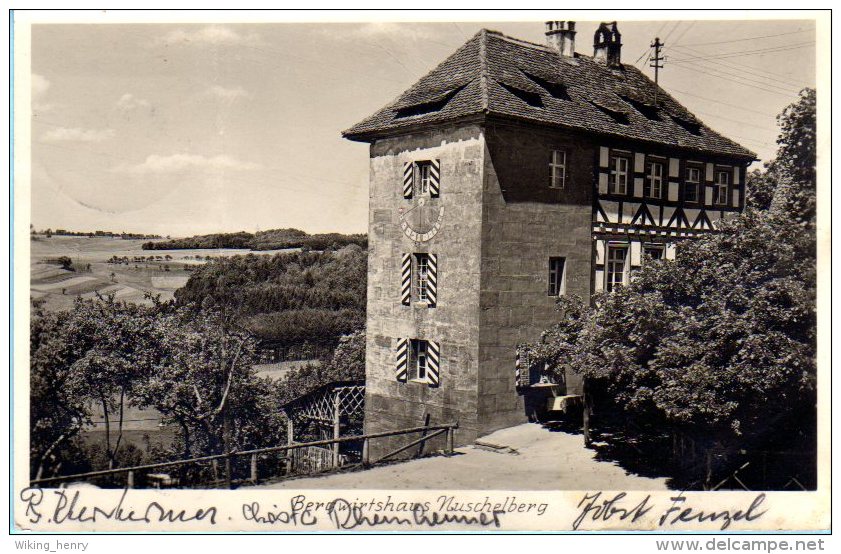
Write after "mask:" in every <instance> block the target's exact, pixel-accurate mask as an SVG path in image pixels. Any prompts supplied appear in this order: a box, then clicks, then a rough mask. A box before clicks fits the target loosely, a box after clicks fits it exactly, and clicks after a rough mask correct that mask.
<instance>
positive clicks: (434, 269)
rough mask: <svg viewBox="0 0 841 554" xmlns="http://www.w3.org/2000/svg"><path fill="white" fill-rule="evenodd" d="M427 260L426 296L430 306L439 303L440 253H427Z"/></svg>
mask: <svg viewBox="0 0 841 554" xmlns="http://www.w3.org/2000/svg"><path fill="white" fill-rule="evenodd" d="M427 260H428V261H429V263H428V264H427V273H426V298H427V299H428V301H429V306H435V304H437V303H438V255H437V254H427Z"/></svg>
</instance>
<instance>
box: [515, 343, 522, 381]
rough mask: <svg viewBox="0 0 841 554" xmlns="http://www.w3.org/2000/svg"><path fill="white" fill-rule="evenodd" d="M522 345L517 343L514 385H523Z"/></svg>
mask: <svg viewBox="0 0 841 554" xmlns="http://www.w3.org/2000/svg"><path fill="white" fill-rule="evenodd" d="M520 371H521V370H520V345H517V350H516V358H514V386H515V387H519V386H521V383H520Z"/></svg>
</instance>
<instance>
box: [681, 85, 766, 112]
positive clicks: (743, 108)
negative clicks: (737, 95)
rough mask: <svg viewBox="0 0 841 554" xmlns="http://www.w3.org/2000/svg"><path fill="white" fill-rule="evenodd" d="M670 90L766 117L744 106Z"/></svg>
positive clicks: (683, 91)
mask: <svg viewBox="0 0 841 554" xmlns="http://www.w3.org/2000/svg"><path fill="white" fill-rule="evenodd" d="M670 90H671V92H677V93H678V94H685V95H686V96H693V97H695V98H700V99H701V100H706V101H708V102H713V103H715V104H721V105H722V106H730V107H731V108H738V109H740V110H742V111H745V112H752V113H755V114H759V115H764V116H767V115H768V114H767V113H766V112H762V111H759V110H752V109H750V108H745V107H744V106H739V105H738V104H728V103H727V102H722V101H721V100H716V99H714V98H707V97H706V96H699V95H697V94H694V93H691V92H686V91H685V90H678V89H676V88H673V89H670Z"/></svg>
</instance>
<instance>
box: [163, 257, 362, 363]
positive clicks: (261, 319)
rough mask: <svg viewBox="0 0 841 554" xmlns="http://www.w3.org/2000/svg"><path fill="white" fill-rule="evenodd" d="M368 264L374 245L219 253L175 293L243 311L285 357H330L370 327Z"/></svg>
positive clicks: (185, 300) (244, 320)
mask: <svg viewBox="0 0 841 554" xmlns="http://www.w3.org/2000/svg"><path fill="white" fill-rule="evenodd" d="M367 263H368V262H367V251H366V250H365V249H364V248H362V247H360V246H358V245H355V244H352V245H349V246H345V247H344V248H341V249H339V250H337V251H325V252H287V253H283V254H277V255H274V256H258V255H245V256H234V257H230V258H223V259H217V260H214V261H213V262H211V263H208V264H206V265H204V266H202V267H199V268H197V269H196V270H195V271H193V272H192V274H191V275H190V279H189V280H188V281H187V283H186V285H185V286H184V287H183V288H181V289H179V290H177V291H175V299H176V301H177V302H178V303H179V304H182V305H188V304H193V305H196V306H200V307H205V306H208V305H217V306H222V307H224V308H225V309H226V310H227V311H230V312H233V313H236V314H237V317H238V319H239V320H240V323H241V324H242V325H243V326H244V327H245V328H247V329H248V330H249V331H251V332H252V333H254V335H256V336H257V337H258V338H259V339H260V340H261V341H262V342H263V344H264V345H268V346H269V347H270V348H273V349H275V350H276V352H277V354H278V356H279V357H280V358H281V359H290V358H291V357H303V358H311V357H319V358H323V357H326V356H329V355H330V354H331V353H332V351H333V349H334V348H335V347H336V345H337V344H338V341H339V338H340V337H341V336H342V335H346V334H348V333H351V332H353V331H355V330H357V329H360V328H362V327H364V325H365V308H366V283H367Z"/></svg>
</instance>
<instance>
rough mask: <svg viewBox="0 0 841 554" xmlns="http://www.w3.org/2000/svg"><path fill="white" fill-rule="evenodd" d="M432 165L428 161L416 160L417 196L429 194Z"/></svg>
mask: <svg viewBox="0 0 841 554" xmlns="http://www.w3.org/2000/svg"><path fill="white" fill-rule="evenodd" d="M431 174H432V166H431V165H430V164H429V163H428V162H418V190H417V194H418V196H427V195H429V184H430V182H431V179H432V177H431Z"/></svg>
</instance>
